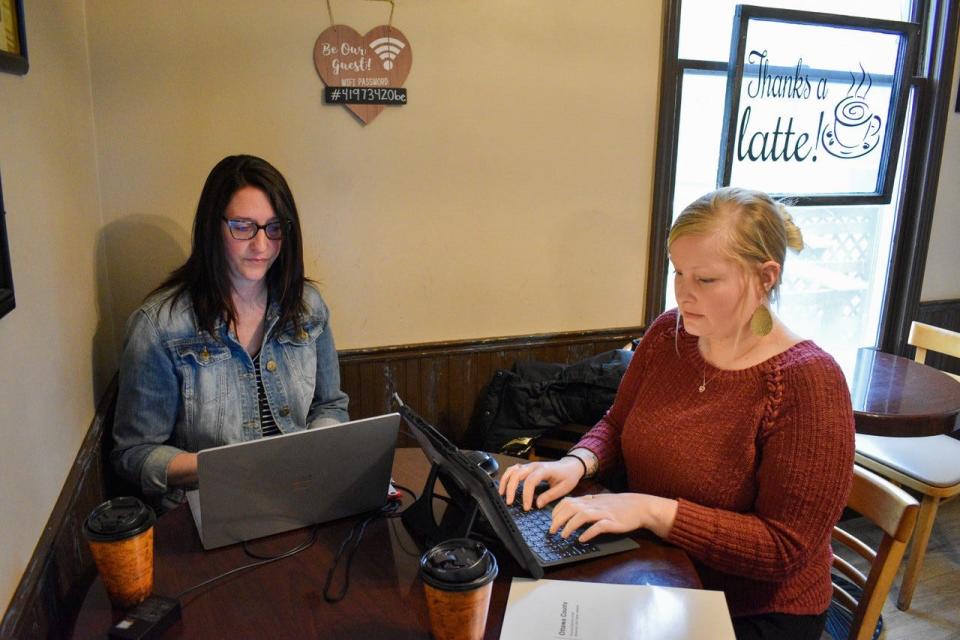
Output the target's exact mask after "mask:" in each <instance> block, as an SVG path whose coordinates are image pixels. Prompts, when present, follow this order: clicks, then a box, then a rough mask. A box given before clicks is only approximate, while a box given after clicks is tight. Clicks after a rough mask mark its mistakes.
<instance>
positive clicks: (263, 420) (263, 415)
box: [253, 353, 280, 438]
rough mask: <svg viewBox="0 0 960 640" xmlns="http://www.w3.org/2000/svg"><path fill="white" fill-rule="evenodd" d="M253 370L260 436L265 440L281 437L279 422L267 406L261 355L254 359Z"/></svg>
mask: <svg viewBox="0 0 960 640" xmlns="http://www.w3.org/2000/svg"><path fill="white" fill-rule="evenodd" d="M253 370H254V371H255V372H256V374H257V403H258V404H259V405H260V435H261V436H263V437H264V438H266V437H268V436H276V435H280V427H278V426H277V421H276V420H274V419H273V413H271V411H270V405H269V404H267V392H266V391H265V390H264V388H263V376H261V375H260V354H259V353H258V354H257V355H256V356H254V358H253Z"/></svg>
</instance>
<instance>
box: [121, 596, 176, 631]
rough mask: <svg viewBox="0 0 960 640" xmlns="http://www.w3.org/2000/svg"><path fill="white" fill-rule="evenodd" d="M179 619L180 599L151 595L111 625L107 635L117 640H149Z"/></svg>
mask: <svg viewBox="0 0 960 640" xmlns="http://www.w3.org/2000/svg"><path fill="white" fill-rule="evenodd" d="M179 619H180V601H179V600H175V599H174V598H165V597H164V596H158V595H151V596H149V597H148V598H147V599H146V600H144V601H143V602H141V603H140V604H138V605H137V606H135V607H134V608H133V609H131V610H130V611H128V612H127V613H126V614H125V615H124V616H123V618H121V619H120V621H119V622H117V623H116V624H115V625H113V626H112V627H110V633H109V634H107V635H108V637H110V638H115V639H116V640H149V639H150V638H158V637H159V636H160V634H161V633H163V632H164V631H166V630H167V628H168V627H169V626H170V625H172V624H173V623H174V622H176V621H177V620H179Z"/></svg>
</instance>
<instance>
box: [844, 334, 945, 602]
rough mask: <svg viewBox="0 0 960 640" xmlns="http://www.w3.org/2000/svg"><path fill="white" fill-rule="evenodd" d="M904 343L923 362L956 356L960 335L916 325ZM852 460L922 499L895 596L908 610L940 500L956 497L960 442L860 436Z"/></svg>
mask: <svg viewBox="0 0 960 640" xmlns="http://www.w3.org/2000/svg"><path fill="white" fill-rule="evenodd" d="M907 342H908V343H909V344H911V345H913V346H915V347H916V348H917V353H916V356H915V357H914V359H915V360H916V361H917V362H921V363H922V362H923V361H924V360H925V359H926V356H927V351H928V350H933V351H937V352H940V353H945V354H947V355H951V356H954V357H960V333H957V332H955V331H948V330H946V329H940V328H938V327H933V326H931V325H928V324H923V323H920V322H914V323H913V324H912V325H911V326H910V337H909V338H908V339H907ZM945 375H949V376H952V377H954V378H957V380H960V377H957V376H953V375H952V374H949V373H945ZM856 461H857V463H858V464H860V465H863V466H864V467H867V468H868V469H871V470H872V471H874V472H876V473H878V474H880V475H881V476H883V477H885V478H888V479H890V480H892V481H893V482H895V483H897V484H899V485H901V486H903V487H908V488H910V489H912V490H913V491H916V492H918V493H920V494H921V495H922V501H921V503H920V515H919V517H918V519H917V530H916V532H915V533H914V536H913V545H912V547H911V550H910V556H909V560H908V561H907V568H906V570H905V571H904V574H903V582H902V583H901V584H900V595H899V597H898V598H897V606H898V607H899V608H900V609H902V610H904V611H906V610H907V609H909V608H910V601H911V600H912V599H913V592H914V590H915V589H916V587H917V581H918V579H919V577H920V570H921V568H922V566H923V559H924V556H926V553H927V544H928V543H929V541H930V533H931V531H932V530H933V522H934V520H935V519H936V517H937V509H938V508H939V505H940V501H941V500H943V499H945V498H949V497H951V496H955V495H957V494H958V493H960V441H958V440H955V439H954V438H951V437H950V436H946V435H942V436H927V437H922V438H893V437H885V436H872V435H865V434H859V433H858V434H857V454H856Z"/></svg>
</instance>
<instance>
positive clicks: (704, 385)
mask: <svg viewBox="0 0 960 640" xmlns="http://www.w3.org/2000/svg"><path fill="white" fill-rule="evenodd" d="M758 344H760V341H757V342H755V343H753V345H752V346H751V347H750V348H749V349H747V350H746V351H744V352H743V353H742V354H741V355H740V356H737V357H736V358H734V359H733V360H732V361H731V362H736V361H737V360H739V359H740V358H745V357H746V356H747V355H748V354H749V353H750V352H751V351H753V350H754V349H755V348H756V347H757V345H758ZM700 357H701V358H703V377H702V378H701V379H700V386H699V387H697V391H698V392H699V393H703V392H704V391H706V390H707V385H708V384H710V383H711V382H713V381H714V380H715V379H716V378H717V376H719V375H720V374H721V373H723V372H724V371H725V370H724V369H721V368H720V367H717V372H716V373H715V374H713V375H712V376H710V379H709V380H707V359H706V358H705V357H704V355H703V354H702V353H701V354H700Z"/></svg>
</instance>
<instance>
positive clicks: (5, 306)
mask: <svg viewBox="0 0 960 640" xmlns="http://www.w3.org/2000/svg"><path fill="white" fill-rule="evenodd" d="M15 306H16V301H15V300H14V298H13V273H11V271H10V250H9V245H8V244H7V212H6V210H5V209H4V208H3V185H2V184H0V318H2V317H3V316H5V315H7V314H8V313H10V312H11V311H13V308H14V307H15Z"/></svg>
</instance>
